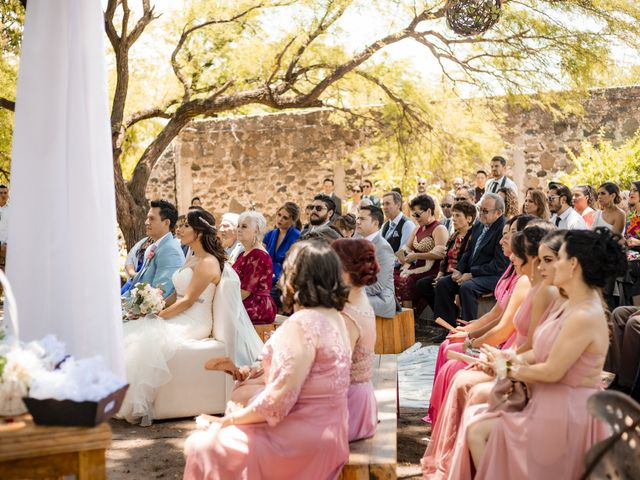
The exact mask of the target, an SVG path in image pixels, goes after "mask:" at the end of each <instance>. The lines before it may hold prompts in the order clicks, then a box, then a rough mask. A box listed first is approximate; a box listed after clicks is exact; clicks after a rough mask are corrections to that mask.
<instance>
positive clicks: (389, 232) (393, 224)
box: [384, 220, 396, 240]
mask: <svg viewBox="0 0 640 480" xmlns="http://www.w3.org/2000/svg"><path fill="white" fill-rule="evenodd" d="M395 229H396V222H394V221H393V220H391V221H390V222H389V228H387V234H386V235H385V236H384V239H385V240H389V239H390V238H391V237H392V236H393V232H394V231H395Z"/></svg>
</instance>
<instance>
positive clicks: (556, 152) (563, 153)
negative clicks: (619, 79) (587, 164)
mask: <svg viewBox="0 0 640 480" xmlns="http://www.w3.org/2000/svg"><path fill="white" fill-rule="evenodd" d="M590 93H591V95H590V96H589V97H588V98H586V99H585V100H584V102H583V107H584V114H583V115H580V116H569V117H567V118H557V119H555V118H554V117H553V115H552V114H551V113H550V112H548V111H543V110H541V109H530V110H525V109H522V108H511V109H508V110H507V115H506V121H505V125H504V126H503V128H502V129H501V131H502V135H503V138H504V139H505V141H506V143H507V144H508V150H507V152H506V157H505V158H509V159H510V161H511V162H512V165H513V167H512V173H513V176H514V180H516V182H517V183H518V185H519V186H520V187H521V188H522V190H526V188H528V187H539V186H544V185H546V184H547V183H548V182H549V181H550V180H552V179H553V178H554V176H556V175H557V174H558V173H559V172H564V171H567V170H568V169H570V168H571V160H570V159H569V156H568V152H569V151H572V152H573V153H574V154H575V153H578V152H579V150H580V147H581V143H582V142H583V141H584V140H588V141H590V142H593V143H595V142H597V140H598V134H599V132H600V131H602V132H603V136H604V138H605V139H606V140H609V141H611V142H612V143H613V144H614V145H620V144H621V143H624V142H625V141H626V140H628V139H629V138H630V137H632V136H633V135H634V134H635V133H636V131H637V130H638V128H639V127H640V86H633V87H624V88H606V89H597V90H592V91H591V92H590Z"/></svg>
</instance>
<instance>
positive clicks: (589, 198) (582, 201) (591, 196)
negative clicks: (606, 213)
mask: <svg viewBox="0 0 640 480" xmlns="http://www.w3.org/2000/svg"><path fill="white" fill-rule="evenodd" d="M571 201H572V202H573V208H574V209H575V211H576V212H578V213H579V214H580V215H581V216H582V219H583V220H584V223H586V224H587V227H589V228H591V226H592V225H593V219H594V215H595V213H596V211H595V210H594V207H595V205H596V193H595V192H594V191H593V187H592V186H591V185H576V186H575V187H573V190H572V191H571Z"/></svg>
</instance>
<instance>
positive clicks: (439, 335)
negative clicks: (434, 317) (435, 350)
mask: <svg viewBox="0 0 640 480" xmlns="http://www.w3.org/2000/svg"><path fill="white" fill-rule="evenodd" d="M433 330H434V331H433V333H432V334H431V335H429V336H428V337H427V340H428V341H430V342H433V343H442V342H444V340H445V339H446V338H447V335H448V334H449V332H448V330H446V329H444V328H442V327H433Z"/></svg>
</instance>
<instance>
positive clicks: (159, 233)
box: [124, 200, 184, 298]
mask: <svg viewBox="0 0 640 480" xmlns="http://www.w3.org/2000/svg"><path fill="white" fill-rule="evenodd" d="M177 220H178V211H177V210H176V207H174V206H173V204H171V203H169V202H167V201H166V200H154V201H152V202H151V208H150V209H149V213H147V218H146V220H145V222H144V226H145V229H146V231H147V235H148V236H149V237H151V238H152V239H153V240H154V242H153V243H152V244H151V245H150V246H149V247H147V249H146V251H145V252H144V262H143V264H142V268H140V271H139V272H138V273H136V275H135V277H133V281H132V282H131V284H132V285H135V284H136V283H148V284H150V285H152V286H154V287H159V288H161V289H162V291H163V296H164V297H165V298H167V297H168V296H169V295H171V294H172V293H173V291H174V287H173V281H172V279H171V277H172V276H173V274H174V272H175V271H176V270H178V269H179V268H180V267H182V265H183V264H184V254H183V253H182V249H181V248H180V244H179V243H178V242H176V241H175V240H174V238H173V234H172V233H171V232H172V230H173V229H174V227H175V225H176V222H177ZM124 296H125V297H127V296H129V292H127V293H125V295H124Z"/></svg>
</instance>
